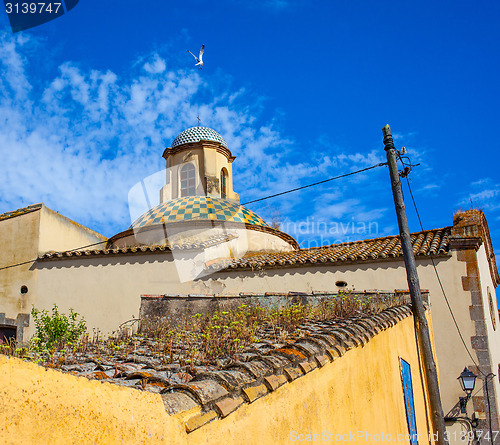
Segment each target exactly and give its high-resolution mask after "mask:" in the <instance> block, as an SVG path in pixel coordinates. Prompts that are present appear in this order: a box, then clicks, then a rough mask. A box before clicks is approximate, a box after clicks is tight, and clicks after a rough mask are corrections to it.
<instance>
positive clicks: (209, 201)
mask: <svg viewBox="0 0 500 445" xmlns="http://www.w3.org/2000/svg"><path fill="white" fill-rule="evenodd" d="M192 219H197V220H213V221H229V222H238V223H247V224H253V225H255V226H261V227H269V225H268V224H267V223H266V222H265V221H264V220H263V219H262V218H261V217H260V216H259V215H257V214H256V213H254V212H252V211H251V210H248V209H247V208H246V207H243V206H241V205H239V204H236V203H233V202H230V201H226V200H225V199H220V198H211V197H209V196H186V197H184V198H177V199H173V200H171V201H166V202H164V203H162V204H159V205H157V206H155V207H153V208H152V209H151V210H148V211H147V212H146V213H144V215H142V216H141V217H139V218H138V219H137V220H135V221H134V222H133V223H132V225H131V226H130V229H138V228H140V227H145V226H153V225H155V224H164V223H171V222H179V221H188V220H192Z"/></svg>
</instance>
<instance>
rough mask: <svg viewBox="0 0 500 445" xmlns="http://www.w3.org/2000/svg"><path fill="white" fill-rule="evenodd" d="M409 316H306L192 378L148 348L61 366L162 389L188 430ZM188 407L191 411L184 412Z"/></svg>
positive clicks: (407, 312)
mask: <svg viewBox="0 0 500 445" xmlns="http://www.w3.org/2000/svg"><path fill="white" fill-rule="evenodd" d="M409 316H411V306H410V305H408V304H403V305H400V306H396V307H392V308H389V309H385V310H383V311H381V312H379V313H377V314H371V315H366V314H365V315H361V316H358V317H354V318H348V319H332V320H328V321H308V322H306V323H305V324H303V325H301V331H302V333H303V334H304V335H301V336H298V337H295V338H294V339H293V340H291V341H290V342H288V343H282V344H277V343H273V342H272V341H267V340H260V342H259V343H255V344H254V345H253V347H252V348H251V349H249V350H246V351H245V352H244V353H243V354H241V358H240V359H237V360H236V361H234V362H232V363H231V364H229V365H227V366H225V367H223V368H222V369H217V368H205V369H204V370H201V371H199V372H198V373H196V375H195V377H194V378H191V376H189V375H187V374H186V373H183V372H182V369H179V368H175V365H174V364H172V365H166V366H165V365H164V366H160V365H159V360H158V359H155V358H154V357H150V356H148V355H143V354H146V352H145V351H141V350H140V349H138V350H136V351H135V352H134V355H133V356H129V357H127V359H126V362H124V363H117V362H116V361H114V362H113V361H106V360H102V359H100V360H97V361H96V359H93V360H92V361H89V362H87V363H80V364H75V365H69V366H63V367H62V368H63V370H64V371H66V372H70V373H72V374H75V375H80V376H86V377H88V378H93V379H100V380H106V381H107V382H110V383H115V384H119V385H123V386H128V387H131V388H135V389H140V390H146V391H151V392H155V393H159V394H160V395H161V397H162V399H163V402H164V405H165V409H166V411H167V412H168V413H169V414H171V415H173V414H178V413H180V416H181V418H182V419H183V422H184V425H185V428H186V430H187V432H191V431H193V430H195V429H197V428H199V427H201V426H203V425H204V424H206V423H208V422H210V421H212V420H215V419H217V418H224V417H226V416H227V415H229V414H230V413H231V412H233V411H235V410H236V409H238V408H239V407H241V406H243V405H245V404H249V403H253V402H254V401H255V400H257V399H259V398H261V397H263V396H265V395H266V394H268V393H270V392H272V391H275V390H276V389H277V388H279V387H280V386H282V385H286V384H289V383H291V382H293V381H294V380H296V379H298V378H300V377H302V376H303V375H305V374H308V373H310V372H312V371H314V369H316V368H320V367H323V366H326V365H328V364H329V363H330V362H332V361H334V360H335V359H337V358H338V357H341V356H342V355H344V354H345V352H346V351H348V350H350V349H353V348H356V347H358V346H364V345H365V344H366V343H367V342H368V341H370V339H371V338H372V337H374V336H375V335H377V334H378V333H379V332H381V331H383V330H386V329H389V328H390V327H392V326H395V325H396V324H397V323H398V322H399V321H401V320H403V319H405V318H407V317H409ZM185 376H186V377H187V378H185ZM188 410H189V415H188V414H187V413H186V415H185V416H184V417H183V415H182V413H183V412H184V411H188ZM193 412H194V414H193Z"/></svg>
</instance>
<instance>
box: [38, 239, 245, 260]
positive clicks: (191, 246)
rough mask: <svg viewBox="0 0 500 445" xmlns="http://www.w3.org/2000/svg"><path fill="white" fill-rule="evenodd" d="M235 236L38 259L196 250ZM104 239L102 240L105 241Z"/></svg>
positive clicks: (52, 254) (74, 252)
mask: <svg viewBox="0 0 500 445" xmlns="http://www.w3.org/2000/svg"><path fill="white" fill-rule="evenodd" d="M235 238H237V235H234V234H225V235H216V236H212V237H210V238H208V239H207V240H205V241H198V242H185V243H174V244H166V245H153V246H132V247H118V248H115V249H87V250H66V251H64V252H46V253H44V254H43V255H40V256H39V257H38V259H39V260H47V259H58V258H80V257H89V256H100V255H130V254H136V253H162V252H170V251H172V250H196V249H205V248H208V247H213V246H216V245H218V244H221V243H225V242H227V241H231V240H232V239H235ZM105 242H106V241H103V243H105Z"/></svg>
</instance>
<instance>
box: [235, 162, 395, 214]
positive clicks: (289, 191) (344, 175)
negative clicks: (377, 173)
mask: <svg viewBox="0 0 500 445" xmlns="http://www.w3.org/2000/svg"><path fill="white" fill-rule="evenodd" d="M384 165H387V162H381V163H380V164H375V165H372V166H371V167H366V168H363V169H361V170H356V171H353V172H350V173H345V174H343V175H339V176H334V177H333V178H329V179H324V180H323V181H318V182H313V183H312V184H308V185H303V186H302V187H297V188H294V189H290V190H286V191H285V192H281V193H275V194H274V195H269V196H266V197H264V198H259V199H254V200H252V201H247V202H244V203H243V204H241V205H248V204H253V203H254V202H259V201H264V200H265V199H270V198H276V196H282V195H286V194H287V193H292V192H296V191H298V190H303V189H306V188H308V187H313V186H315V185H319V184H325V183H326V182H330V181H334V180H335V179H341V178H346V177H347V176H352V175H356V174H358V173H363V172H366V171H368V170H372V169H374V168H377V167H383V166H384Z"/></svg>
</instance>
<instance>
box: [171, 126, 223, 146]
mask: <svg viewBox="0 0 500 445" xmlns="http://www.w3.org/2000/svg"><path fill="white" fill-rule="evenodd" d="M200 141H214V142H219V143H220V144H222V145H223V146H224V147H226V148H227V144H226V141H225V140H224V138H223V137H222V136H221V135H220V134H219V133H217V132H216V131H215V130H212V129H211V128H208V127H191V128H188V129H187V130H184V131H183V132H182V133H179V134H178V135H177V137H176V138H175V139H174V142H172V148H174V147H177V146H178V145H183V144H189V143H190V142H200Z"/></svg>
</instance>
